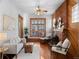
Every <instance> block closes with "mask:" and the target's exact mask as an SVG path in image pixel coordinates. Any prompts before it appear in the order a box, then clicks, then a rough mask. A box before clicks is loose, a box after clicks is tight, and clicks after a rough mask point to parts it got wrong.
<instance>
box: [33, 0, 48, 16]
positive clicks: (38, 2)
mask: <svg viewBox="0 0 79 59" xmlns="http://www.w3.org/2000/svg"><path fill="white" fill-rule="evenodd" d="M36 3H37V5H36V7H35V9H34V13H35V14H36V15H43V14H45V13H46V12H48V11H47V10H45V9H43V8H41V7H40V1H39V0H37V2H36Z"/></svg>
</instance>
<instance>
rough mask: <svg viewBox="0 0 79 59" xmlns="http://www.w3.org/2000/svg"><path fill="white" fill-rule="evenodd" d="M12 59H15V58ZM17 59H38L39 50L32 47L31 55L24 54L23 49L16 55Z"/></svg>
mask: <svg viewBox="0 0 79 59" xmlns="http://www.w3.org/2000/svg"><path fill="white" fill-rule="evenodd" d="M13 59H16V58H15V57H14V58H13ZM17 59H40V48H39V47H38V46H37V45H33V52H32V53H25V52H24V49H23V50H22V51H21V52H20V53H19V54H18V55H17Z"/></svg>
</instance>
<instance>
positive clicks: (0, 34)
mask: <svg viewBox="0 0 79 59" xmlns="http://www.w3.org/2000/svg"><path fill="white" fill-rule="evenodd" d="M6 39H7V33H2V32H1V33H0V40H6Z"/></svg>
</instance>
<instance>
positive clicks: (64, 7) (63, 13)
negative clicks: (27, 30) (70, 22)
mask: <svg viewBox="0 0 79 59" xmlns="http://www.w3.org/2000/svg"><path fill="white" fill-rule="evenodd" d="M66 4H67V3H66V1H65V2H63V3H62V5H61V6H60V7H59V8H58V9H57V10H56V11H55V13H54V14H53V15H52V19H53V18H55V19H56V20H58V18H59V17H61V18H62V20H63V21H64V24H65V26H66V27H67V5H66Z"/></svg>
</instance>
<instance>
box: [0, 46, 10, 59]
mask: <svg viewBox="0 0 79 59" xmlns="http://www.w3.org/2000/svg"><path fill="white" fill-rule="evenodd" d="M7 50H8V48H7V47H5V48H4V47H0V59H3V55H4V52H5V51H7ZM8 59H9V58H8Z"/></svg>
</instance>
